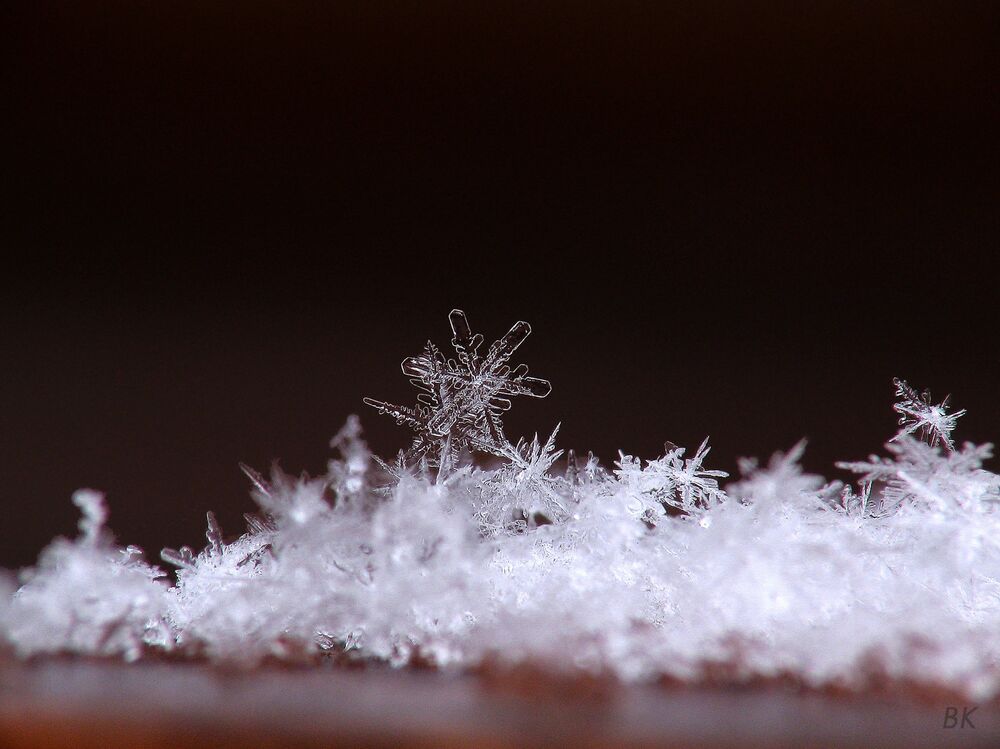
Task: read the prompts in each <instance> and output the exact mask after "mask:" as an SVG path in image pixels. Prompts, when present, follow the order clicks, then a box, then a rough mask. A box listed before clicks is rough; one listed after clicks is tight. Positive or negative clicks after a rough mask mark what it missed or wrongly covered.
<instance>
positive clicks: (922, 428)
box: [892, 378, 965, 450]
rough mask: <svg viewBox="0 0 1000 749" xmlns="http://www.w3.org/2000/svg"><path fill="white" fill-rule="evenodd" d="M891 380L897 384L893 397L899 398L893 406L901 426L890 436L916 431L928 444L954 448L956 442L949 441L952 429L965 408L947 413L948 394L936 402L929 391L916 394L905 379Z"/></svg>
mask: <svg viewBox="0 0 1000 749" xmlns="http://www.w3.org/2000/svg"><path fill="white" fill-rule="evenodd" d="M892 382H893V384H894V385H895V386H896V397H897V398H898V399H899V400H898V402H897V403H895V404H894V405H893V407H892V408H893V410H894V411H896V413H898V414H899V425H900V426H901V427H902V429H901V430H900V431H899V434H898V435H896V437H893V439H894V440H896V439H901V438H902V437H904V436H907V435H910V434H913V433H914V432H919V434H920V438H921V439H922V440H924V441H926V442H927V443H928V444H929V445H930V446H931V447H936V446H937V445H938V444H943V445H944V446H945V448H946V449H948V450H954V449H955V443H954V442H952V439H951V433H952V430H954V429H955V422H957V421H958V419H959V417H960V416H962V415H963V414H965V409H962V410H961V411H956V412H955V413H952V414H949V413H948V401H949V400H950V399H951V396H950V395H946V396H945V398H944V400H943V401H941V402H940V403H937V404H935V403H934V401H933V399H932V398H931V391H930V390H924V391H923V392H922V393H918V392H917V391H916V390H915V389H913V388H912V387H910V386H909V385H908V384H907V383H906V380H900V379H899V378H896V379H894V380H893V381H892Z"/></svg>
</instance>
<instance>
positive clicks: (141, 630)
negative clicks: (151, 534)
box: [0, 489, 173, 660]
mask: <svg viewBox="0 0 1000 749" xmlns="http://www.w3.org/2000/svg"><path fill="white" fill-rule="evenodd" d="M73 503H74V504H76V505H77V507H79V508H80V509H81V511H82V512H83V517H82V519H81V520H80V532H81V535H80V537H79V538H78V539H77V540H76V541H67V540H66V539H63V538H59V539H56V540H55V541H53V542H52V544H51V545H50V546H49V547H48V548H47V549H45V551H44V552H42V555H41V558H40V559H39V561H38V566H37V567H36V568H34V569H29V570H25V571H23V572H22V573H21V579H22V582H23V583H24V584H23V585H22V586H21V588H20V589H19V590H17V591H16V592H15V593H14V595H13V598H11V599H9V600H8V601H7V605H6V606H5V607H4V608H2V609H0V634H2V635H3V637H4V638H5V639H6V640H8V641H9V642H10V643H11V644H12V645H13V646H14V648H15V650H16V652H18V653H20V654H22V655H34V654H37V653H58V652H71V653H85V654H89V655H114V656H122V657H124V658H125V659H126V660H135V659H136V658H138V657H139V656H140V655H141V654H142V652H143V650H144V649H145V648H146V647H147V646H153V647H170V646H171V644H172V642H173V633H172V632H171V631H170V630H169V628H168V627H167V625H166V621H165V619H164V615H165V613H166V610H167V602H168V598H167V585H166V583H165V582H164V581H163V580H161V578H162V577H163V573H162V572H160V571H159V570H157V569H156V568H155V567H151V566H150V565H148V564H146V563H145V562H144V561H142V551H141V550H140V549H137V548H136V547H134V546H128V547H126V548H124V549H121V548H117V547H115V546H114V544H113V543H112V540H111V538H110V537H109V536H108V535H107V533H106V532H105V530H104V527H103V526H104V521H105V519H106V517H107V509H106V507H105V505H104V498H103V496H102V495H101V494H99V493H98V492H95V491H91V490H89V489H81V490H80V491H78V492H76V493H75V494H74V495H73Z"/></svg>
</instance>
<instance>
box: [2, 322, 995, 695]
mask: <svg viewBox="0 0 1000 749" xmlns="http://www.w3.org/2000/svg"><path fill="white" fill-rule="evenodd" d="M453 325H455V326H456V338H457V339H458V340H459V342H460V344H461V345H462V346H463V347H464V348H465V350H466V351H469V350H472V351H473V353H474V351H475V345H478V344H476V343H475V339H476V337H474V336H471V334H470V333H469V332H468V329H467V325H466V324H465V323H464V316H463V317H462V318H461V319H458V321H457V322H456V319H455V318H453ZM515 329H517V326H515V328H514V329H512V331H514V330H515ZM518 334H519V335H520V336H521V338H522V339H523V335H526V333H524V331H523V329H521V330H519V333H518ZM508 344H509V342H508ZM497 345H499V344H497ZM505 346H506V348H503V352H506V351H507V350H508V349H510V345H507V344H505ZM491 350H492V349H491ZM434 361H437V362H438V364H435V365H434V366H439V365H440V366H442V367H444V368H446V369H447V368H448V367H450V366H451V365H449V364H448V363H447V362H444V363H442V362H443V360H437V359H435V360H434ZM469 361H472V359H471V358H470V359H469ZM421 366H422V367H424V369H423V370H421V371H428V370H427V367H429V366H430V365H429V364H427V363H426V362H424V363H423V364H421ZM413 367H414V368H415V367H416V365H413ZM440 371H443V370H440ZM456 371H458V368H456ZM470 371H473V372H474V371H475V370H474V369H473V370H470ZM492 371H493V372H494V374H493V375H491V376H500V375H497V374H496V373H497V372H500V373H501V374H503V376H507V374H509V373H507V374H504V370H502V369H496V370H492ZM514 371H520V370H514ZM460 374H461V377H459V378H458V379H461V378H462V377H466V376H467V375H468V373H467V372H465V371H464V370H462V371H461V372H460ZM469 376H471V377H472V378H473V379H475V376H474V374H473V375H469ZM519 376H521V377H523V371H521V374H520V375H519ZM448 377H451V375H448ZM456 377H457V375H456ZM446 380H447V378H445V379H443V380H441V382H445V381H446ZM456 381H457V380H454V379H451V380H447V382H450V383H451V384H450V385H447V387H445V388H444V389H443V390H442V389H439V390H437V391H436V393H437V394H436V396H435V397H436V400H434V401H433V402H428V403H427V404H426V410H423V411H419V412H418V411H416V410H414V411H413V414H418V413H419V415H420V420H419V423H417V424H416V425H415V427H416V430H417V434H418V438H417V446H418V448H419V449H417V450H416V452H414V453H412V454H411V455H410V456H409V457H407V456H406V455H402V456H401V457H400V458H399V459H397V460H396V462H395V463H393V464H388V463H386V462H383V461H380V460H377V459H375V458H373V456H371V454H370V453H369V451H368V448H367V447H366V445H365V443H364V442H363V440H362V439H361V433H360V424H359V422H358V420H357V418H356V417H352V418H351V419H350V420H349V421H348V423H347V425H346V426H345V427H344V429H343V430H341V432H340V433H339V434H338V435H337V436H336V437H335V438H334V440H333V446H334V447H335V448H336V450H337V451H338V453H339V457H337V458H334V459H332V460H331V461H330V463H329V466H328V470H327V473H326V475H324V476H320V477H316V478H309V477H300V478H292V477H289V476H286V475H284V474H283V473H281V472H280V471H279V470H277V469H275V470H274V471H273V472H272V474H271V475H270V477H267V478H265V477H263V476H261V475H260V474H258V473H256V472H255V471H253V470H252V469H250V468H246V467H244V470H245V472H246V473H247V475H248V476H249V477H250V480H251V483H252V485H253V490H252V497H253V500H254V501H255V503H256V504H257V506H258V508H259V511H260V512H259V514H258V515H249V516H247V520H248V528H247V530H246V532H245V533H244V534H243V535H241V536H239V537H238V538H235V539H232V540H230V541H229V542H226V541H225V540H224V536H223V533H222V530H221V529H220V528H219V527H218V524H217V523H216V521H215V519H214V516H212V515H211V513H209V522H208V531H207V533H206V536H207V539H208V544H207V546H206V547H205V548H204V549H203V550H201V551H200V552H194V551H193V550H191V549H188V548H186V547H185V548H182V549H180V550H174V549H164V551H163V554H162V558H163V559H164V561H166V562H169V563H170V564H172V565H174V566H175V567H176V568H177V580H176V584H174V585H173V586H169V585H168V584H166V583H165V582H164V580H163V578H162V576H161V575H162V573H161V572H160V571H159V570H158V569H156V568H155V567H152V566H150V565H148V564H146V563H145V562H143V561H142V560H141V559H140V558H139V553H138V550H136V549H134V548H132V547H129V548H127V549H124V550H122V549H118V548H116V547H115V546H113V544H112V543H111V541H110V539H109V538H108V537H107V534H106V532H105V531H104V530H103V524H104V520H105V510H104V505H103V502H102V500H101V498H100V495H97V494H96V493H93V492H79V493H78V494H77V495H76V496H75V497H74V501H75V502H76V503H77V504H78V505H79V506H80V507H81V509H82V510H83V512H84V520H83V521H81V526H80V527H81V536H80V538H78V539H77V540H76V541H73V542H70V541H67V540H64V539H59V540H56V541H55V542H53V544H52V545H51V546H50V547H49V548H48V549H46V550H45V552H44V553H43V554H42V557H41V559H40V561H39V565H38V567H37V568H35V569H33V570H28V571H26V572H24V573H22V585H21V587H20V588H19V589H18V590H17V591H16V592H14V593H13V595H12V596H9V595H3V596H2V598H3V599H4V600H3V602H2V603H0V638H2V639H4V640H6V641H7V642H8V643H9V644H10V645H11V646H13V648H14V649H15V650H16V652H18V653H21V654H22V655H31V654H34V653H46V652H61V651H71V652H77V653H89V654H96V655H121V656H124V657H126V658H135V657H137V656H139V655H140V654H141V653H142V652H144V651H146V650H178V651H180V652H184V653H205V654H207V655H208V656H209V657H211V658H214V659H219V660H225V661H229V662H242V663H247V664H253V663H256V662H258V661H260V660H261V659H263V658H267V657H278V658H293V657H300V656H302V655H303V654H310V653H322V652H334V653H338V654H341V655H346V656H348V657H350V656H355V657H358V658H370V659H378V660H383V661H386V662H388V663H391V664H395V665H404V664H407V663H411V662H413V661H415V660H420V661H422V662H431V663H433V664H436V665H438V666H440V667H459V668H461V667H472V666H475V665H476V664H479V663H481V662H483V661H484V660H486V659H490V660H496V659H500V660H505V661H509V662H517V661H522V660H531V661H536V662H539V661H540V662H544V663H547V664H550V665H551V666H552V667H553V668H557V669H560V670H565V669H570V670H573V669H580V670H585V671H589V672H603V673H612V674H615V675H617V676H619V677H621V678H622V679H625V680H644V679H652V678H656V677H659V676H663V675H667V676H672V677H676V678H679V679H684V680H698V679H701V678H704V677H705V676H706V674H708V673H710V672H717V669H718V668H719V667H720V666H721V667H724V668H725V670H726V673H728V674H729V675H730V677H731V678H734V679H741V678H751V677H759V676H764V677H767V676H778V675H786V674H792V675H795V676H797V677H799V678H800V679H802V680H803V681H804V682H805V683H807V684H810V685H815V686H821V685H826V684H831V683H833V684H838V685H842V686H846V687H853V688H864V687H865V685H866V684H867V683H868V682H867V680H868V679H869V678H870V677H872V676H873V674H875V672H876V671H877V672H878V675H879V676H889V677H890V678H898V679H907V680H915V681H919V682H925V683H930V684H934V685H937V686H941V687H946V688H949V689H953V690H956V691H959V692H962V693H965V694H967V695H969V696H971V697H975V698H977V699H984V698H987V697H995V696H997V695H1000V514H998V512H997V502H998V500H1000V477H998V476H997V475H996V474H993V473H991V472H989V471H987V470H985V469H983V467H982V463H983V460H984V459H986V458H988V457H989V456H990V450H991V447H990V446H989V445H983V446H974V445H971V444H965V445H963V446H961V447H960V448H956V447H955V446H954V443H953V441H952V439H951V432H952V429H953V427H954V425H955V421H954V418H953V417H955V416H956V414H950V415H949V414H948V412H947V408H946V406H944V405H943V404H939V405H936V406H935V405H932V404H930V403H929V400H928V401H927V402H926V403H924V402H923V401H921V403H923V406H921V407H919V408H918V407H917V406H916V405H914V404H915V401H913V400H912V391H909V390H905V391H901V392H900V397H901V398H902V399H903V403H904V404H905V406H906V409H907V410H906V411H905V414H904V416H905V419H906V421H905V423H904V424H902V425H901V426H902V429H901V431H900V433H898V434H897V435H896V437H894V438H893V440H892V441H890V442H889V443H888V445H887V449H888V450H889V455H888V457H878V456H872V457H870V458H869V459H868V460H867V461H864V462H857V463H847V464H844V466H846V467H847V468H849V469H851V470H854V471H856V472H857V473H858V474H860V481H859V485H858V486H857V487H844V486H842V485H841V484H839V483H837V482H833V483H828V482H826V481H825V480H824V479H822V478H821V477H819V476H814V475H810V474H806V473H804V472H803V471H802V469H801V467H800V465H799V459H800V457H801V455H802V451H803V449H804V444H799V445H796V446H795V447H794V448H792V449H791V450H790V451H789V452H787V453H786V454H779V455H776V456H775V457H774V458H772V459H771V461H770V462H769V463H768V465H767V466H766V467H760V466H758V465H757V464H756V463H755V462H753V461H744V462H743V463H742V464H741V473H742V474H743V475H742V477H741V478H740V479H739V480H738V481H737V482H735V483H732V484H730V485H729V486H726V487H725V488H722V487H720V485H719V481H720V479H723V478H725V474H724V473H722V472H720V471H717V470H713V469H710V468H707V467H705V460H706V457H707V455H708V445H707V442H705V443H703V444H702V445H701V446H700V447H699V448H698V449H697V450H695V451H694V453H693V454H690V453H687V452H686V451H685V450H684V449H683V448H679V447H677V446H674V445H673V444H670V443H668V444H667V445H666V447H665V452H664V454H663V455H662V456H660V457H658V458H656V459H654V460H645V461H644V460H640V459H639V458H637V457H635V456H630V455H625V454H622V455H620V457H619V460H618V461H617V462H616V463H615V465H614V466H613V467H612V468H610V469H607V468H605V467H603V466H601V465H600V463H599V462H598V461H597V460H596V459H595V458H594V457H593V456H591V457H590V458H589V459H588V460H586V461H585V462H583V464H582V465H581V464H580V463H579V462H578V461H577V458H576V456H575V455H574V454H573V453H572V451H570V453H569V454H568V455H567V458H566V460H565V462H564V463H562V464H559V463H557V460H558V459H560V458H561V457H562V456H561V451H559V450H557V449H556V447H555V438H556V433H555V432H553V433H552V435H551V436H550V437H549V438H548V439H547V440H545V441H544V442H543V441H541V440H539V439H538V438H537V437H536V438H535V439H533V440H532V441H530V442H524V441H522V442H520V443H518V444H517V445H511V444H510V443H509V442H507V441H506V438H505V437H503V436H502V432H491V431H489V427H488V425H485V426H484V424H485V422H483V421H482V419H483V418H485V419H489V418H490V413H491V410H490V409H491V406H490V405H489V403H490V402H489V401H484V400H483V397H485V396H483V394H482V393H480V395H478V396H476V398H474V399H473V400H475V403H476V404H477V406H476V408H478V409H479V410H478V412H477V415H476V416H475V418H476V419H480V421H478V422H475V420H473V421H463V420H462V419H461V418H457V419H456V420H455V421H454V422H451V426H448V427H447V428H445V426H441V425H442V424H444V425H447V420H443V421H442V420H435V416H436V414H437V410H438V409H445V408H447V407H448V403H454V402H456V400H457V401H460V400H461V398H459V397H458V396H459V395H461V394H460V393H459V390H460V388H458V386H457V385H455V382H456ZM438 384H440V383H438ZM446 384H447V383H446ZM522 384H523V381H522ZM453 386H454V387H453ZM475 387H480V388H481V387H484V385H483V382H478V383H477V384H476V385H475ZM489 387H493V388H495V390H496V392H500V390H502V389H503V388H506V387H508V386H507V385H504V384H503V383H498V382H496V381H494V382H493V384H492V385H490V386H489ZM532 387H536V388H537V389H538V392H541V388H540V386H532ZM449 388H451V389H449ZM432 389H433V388H432ZM496 392H494V395H495V394H496ZM487 395H488V393H487ZM463 397H464V396H463ZM449 399H450V400H449ZM907 399H909V400H907ZM431 400H432V399H431ZM484 404H485V405H484ZM897 410H898V409H897ZM476 424H478V426H476ZM428 425H432V426H428ZM433 425H438V426H433ZM924 426H927V427H928V428H927V429H923V427H924ZM481 429H486V430H487V431H480V430H481ZM435 430H437V431H435ZM914 433H922V434H923V436H925V437H926V438H927V441H926V442H920V441H918V440H917V439H915V437H914V436H913V434H914ZM484 435H485V436H484ZM490 435H492V436H490ZM456 443H461V449H458V448H457V447H456ZM483 446H485V447H488V448H489V452H492V453H493V454H495V455H501V456H503V457H504V458H505V460H504V462H503V463H502V464H501V465H500V466H498V467H494V468H482V467H478V466H476V465H475V464H474V463H473V462H472V461H471V460H470V459H469V457H468V450H470V449H476V448H477V447H483ZM563 465H564V466H565V468H563V467H562V466H563ZM557 466H558V467H557ZM0 592H2V591H0ZM713 670H714V671H713Z"/></svg>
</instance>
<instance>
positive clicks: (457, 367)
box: [364, 309, 552, 466]
mask: <svg viewBox="0 0 1000 749" xmlns="http://www.w3.org/2000/svg"><path fill="white" fill-rule="evenodd" d="M448 319H449V320H450V321H451V330H452V333H453V336H454V337H453V338H452V339H451V345H452V346H453V347H454V349H455V352H456V354H457V355H458V359H457V360H456V359H445V357H444V355H443V354H442V353H441V351H440V350H439V349H438V347H437V346H435V345H434V344H433V343H431V342H430V341H428V342H427V345H426V346H425V347H424V351H423V353H422V354H420V355H419V356H410V357H408V358H406V359H404V360H403V363H402V369H403V374H405V375H407V376H409V377H410V378H411V379H410V382H411V383H412V384H413V385H414V386H415V387H416V388H417V389H418V390H420V391H421V392H420V394H419V395H418V396H417V401H418V402H417V404H416V405H415V406H413V407H412V408H410V407H408V406H396V405H393V404H391V403H386V402H384V401H378V400H374V399H372V398H365V399H364V402H365V403H366V404H368V405H369V406H372V407H373V408H376V409H378V412H379V413H382V414H388V415H389V416H392V417H393V418H395V419H396V422H397V423H399V424H406V425H407V426H409V427H410V428H411V429H413V431H414V432H416V438H415V439H414V442H413V446H412V447H411V448H410V449H409V451H408V452H407V453H406V454H405V456H404V461H403V462H404V463H405V464H411V463H414V462H416V461H418V460H420V459H421V458H425V457H426V459H427V462H428V464H429V465H432V466H436V465H439V464H440V463H441V462H442V461H446V460H453V459H455V458H457V457H458V456H459V455H460V454H461V452H462V451H463V450H469V451H472V450H475V451H479V452H486V453H492V454H493V455H498V456H501V457H510V456H511V453H512V452H513V451H514V450H515V448H514V447H513V446H512V445H511V444H510V442H509V441H508V440H507V437H506V436H505V435H504V432H503V424H502V423H501V420H500V415H501V413H503V412H504V411H506V410H508V409H509V408H510V405H511V403H510V400H509V398H510V397H513V396H516V395H527V396H530V397H532V398H544V397H545V396H546V395H548V394H549V392H550V391H551V390H552V385H551V384H550V383H549V382H548V380H542V379H539V378H537V377H528V376H527V375H528V367H527V366H525V365H524V364H521V365H520V366H518V367H516V368H514V369H513V370H512V369H511V368H510V367H509V366H508V365H507V361H508V359H510V357H511V356H513V354H514V352H515V351H517V349H518V347H519V346H520V345H521V344H522V343H524V339H525V338H527V337H528V336H529V335H530V334H531V326H530V325H528V323H526V322H524V321H519V322H516V323H514V326H513V327H512V328H511V329H510V330H509V331H507V334H506V335H505V336H504V337H503V338H500V339H499V340H497V341H496V342H494V343H493V344H492V345H491V346H490V347H489V350H488V351H487V353H486V356H484V357H480V356H479V347H480V346H481V345H482V343H483V337H482V336H481V335H480V334H478V333H476V334H473V333H472V329H471V328H470V327H469V321H468V320H467V319H466V317H465V313H464V312H462V310H459V309H455V310H452V311H451V314H450V315H449V316H448Z"/></svg>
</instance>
